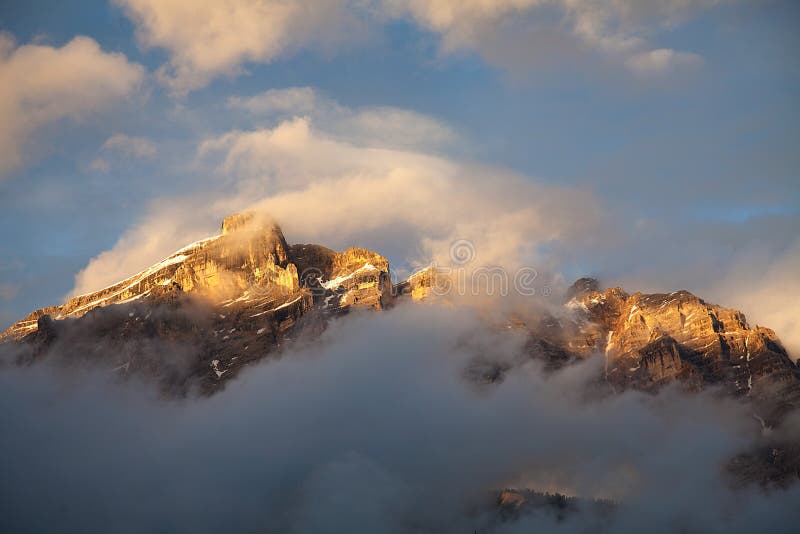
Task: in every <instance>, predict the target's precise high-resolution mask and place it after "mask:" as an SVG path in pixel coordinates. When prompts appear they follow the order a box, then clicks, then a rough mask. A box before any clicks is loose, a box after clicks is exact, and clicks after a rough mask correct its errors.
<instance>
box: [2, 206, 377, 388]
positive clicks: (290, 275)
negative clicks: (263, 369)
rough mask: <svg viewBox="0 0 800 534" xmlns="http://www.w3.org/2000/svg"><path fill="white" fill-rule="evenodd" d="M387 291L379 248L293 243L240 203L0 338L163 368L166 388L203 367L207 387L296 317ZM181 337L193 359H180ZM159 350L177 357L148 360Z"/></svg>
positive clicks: (369, 303)
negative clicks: (209, 229) (216, 231)
mask: <svg viewBox="0 0 800 534" xmlns="http://www.w3.org/2000/svg"><path fill="white" fill-rule="evenodd" d="M389 298H391V284H390V282H389V263H388V261H387V260H386V258H384V257H382V256H380V255H379V254H377V253H374V252H371V251H369V250H365V249H360V248H351V249H348V250H347V251H345V252H341V253H340V252H336V251H333V250H331V249H328V248H326V247H323V246H320V245H293V246H290V245H288V244H287V243H286V240H285V238H284V236H283V232H282V231H281V229H280V228H279V227H278V226H277V225H276V224H275V223H274V222H272V221H270V220H268V219H264V218H260V217H257V216H256V214H254V213H243V214H236V215H232V216H230V217H227V218H226V219H225V220H224V221H223V223H222V233H221V234H220V235H218V236H215V237H211V238H208V239H204V240H201V241H198V242H196V243H193V244H191V245H189V246H187V247H184V248H182V249H180V250H178V251H177V252H175V253H174V254H172V255H170V256H169V257H168V258H166V259H164V260H163V261H161V262H159V263H157V264H156V265H153V266H152V267H150V268H148V269H146V270H144V271H142V272H140V273H138V274H136V275H134V276H132V277H130V278H128V279H126V280H123V281H121V282H118V283H116V284H114V285H112V286H109V287H106V288H104V289H101V290H99V291H96V292H93V293H89V294H86V295H81V296H78V297H74V298H72V299H70V300H68V301H67V302H65V303H64V304H61V305H58V306H50V307H47V308H42V309H40V310H36V311H34V312H32V313H31V314H29V315H28V316H27V317H25V318H24V319H23V320H21V321H19V322H17V323H15V324H14V325H12V326H11V327H10V328H9V329H8V330H6V331H5V332H3V333H2V334H0V341H3V340H5V341H14V340H16V341H22V343H21V344H20V350H19V351H18V356H17V358H18V360H19V361H29V360H32V359H35V358H39V357H43V356H45V355H47V354H48V353H53V352H57V353H58V354H60V355H67V357H68V358H78V357H91V356H92V355H93V354H95V353H96V356H97V357H98V358H99V357H102V358H104V359H105V360H107V361H106V362H105V363H106V364H107V365H109V366H111V367H113V368H114V369H116V370H119V371H120V372H123V373H127V372H131V371H136V370H139V371H145V372H147V373H149V374H155V375H158V376H159V377H160V378H162V379H166V382H167V383H168V387H169V388H170V389H174V388H177V389H181V388H183V387H184V386H185V385H186V384H187V381H188V380H189V379H190V378H192V377H203V378H205V381H206V384H205V385H204V386H203V387H204V389H206V390H213V389H214V387H215V383H217V382H219V381H221V380H224V379H227V378H229V377H231V376H233V375H234V374H235V371H236V370H238V368H240V367H241V366H242V365H245V364H246V363H248V362H250V361H253V360H255V359H259V358H260V357H263V356H264V355H266V354H268V353H271V352H273V350H274V349H275V348H277V347H279V346H280V345H281V343H282V341H283V340H284V339H286V337H287V336H288V335H289V334H290V332H291V331H292V329H293V328H294V327H295V326H296V325H297V324H298V323H299V322H301V321H304V320H305V321H312V319H311V318H307V317H306V316H307V315H310V314H311V312H315V313H316V314H317V315H329V314H340V313H345V312H347V311H349V310H351V309H354V308H359V307H366V308H373V309H382V308H383V307H384V306H385V305H386V304H387V303H388V299H389ZM312 315H313V314H312ZM162 346H163V350H153V349H154V347H162ZM187 347H192V348H193V349H192V350H194V351H196V357H195V356H192V357H189V358H188V360H187V362H188V363H187V362H183V363H180V362H179V360H180V359H181V358H180V356H179V355H180V354H181V353H183V352H185V351H186V348H187ZM159 353H160V354H162V355H172V356H174V360H175V361H168V360H169V357H170V356H165V357H164V358H163V359H161V358H160V357H157V358H156V360H154V359H153V356H154V354H159ZM176 366H177V367H180V370H179V371H180V372H178V370H177V369H175V367H176ZM165 373H166V375H165Z"/></svg>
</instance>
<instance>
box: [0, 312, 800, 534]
mask: <svg viewBox="0 0 800 534" xmlns="http://www.w3.org/2000/svg"><path fill="white" fill-rule="evenodd" d="M523 341H524V339H523V338H521V337H517V336H514V335H513V334H512V335H509V334H507V333H504V332H497V331H496V330H493V329H491V328H487V327H486V325H485V324H484V323H483V322H482V321H481V320H480V319H478V318H477V317H476V316H475V315H474V314H472V313H470V312H468V311H467V310H464V309H458V308H439V307H436V306H424V305H413V306H401V307H398V308H396V309H394V310H391V311H388V312H386V313H380V314H377V313H370V314H363V315H361V314H351V315H350V316H348V317H345V318H343V319H341V320H337V321H334V322H333V324H331V325H330V327H329V328H328V329H327V330H326V331H325V332H324V333H323V335H322V338H321V339H319V341H318V342H312V343H307V344H303V343H299V344H294V345H292V346H290V348H289V349H288V350H287V351H286V352H285V353H283V355H282V357H281V358H276V359H272V360H271V361H265V362H263V363H262V364H260V365H257V366H252V367H250V368H249V369H247V371H246V372H244V373H243V374H242V375H241V376H240V377H239V378H238V379H236V380H235V381H233V382H230V383H229V384H228V387H227V388H226V389H225V390H224V391H222V392H220V393H218V394H215V395H214V396H212V397H210V398H205V397H203V398H188V399H182V400H178V401H164V400H163V399H158V398H157V397H156V395H155V393H154V392H153V391H152V390H151V389H149V388H148V387H144V386H142V385H141V384H139V383H137V382H136V381H135V380H131V381H128V382H126V383H124V384H121V385H120V384H117V385H113V384H111V383H110V382H112V381H113V376H114V375H110V374H109V372H108V371H106V370H105V369H104V368H102V365H101V368H100V370H97V369H95V370H94V371H86V370H85V369H83V368H81V367H80V366H79V365H77V364H75V363H73V364H71V365H70V364H69V362H67V361H64V362H60V363H56V362H51V365H49V366H48V365H39V366H30V367H25V368H3V369H2V370H0V402H1V403H2V405H3V406H13V407H14V409H13V410H12V409H9V410H2V411H0V425H2V428H3V429H4V432H3V433H2V435H1V436H0V455H2V457H3V458H13V459H14V461H12V462H7V465H6V466H5V469H4V476H3V477H2V478H1V479H0V491H2V494H3V495H4V496H5V497H4V499H2V501H0V528H2V530H4V531H15V532H19V531H52V530H54V529H61V530H69V531H80V532H99V531H102V532H108V531H115V532H123V531H124V532H141V531H151V530H154V529H155V530H157V529H158V528H163V527H164V526H165V525H168V526H170V528H175V529H177V530H190V531H192V532H214V531H219V530H221V529H225V530H227V531H231V532H240V531H268V532H310V531H312V532H364V531H366V532H376V531H380V532H443V533H448V532H473V531H476V530H477V531H480V532H510V531H522V532H529V531H530V528H531V526H532V525H533V524H536V523H539V526H540V527H541V529H542V530H545V531H548V532H550V531H556V532H586V531H596V530H598V527H603V528H607V529H608V530H609V531H613V532H641V531H643V530H648V531H653V532H658V533H660V532H671V531H675V530H676V529H677V530H685V531H691V532H724V533H726V534H727V533H729V532H751V531H753V530H756V529H759V528H761V529H764V530H768V531H779V530H781V529H785V528H786V527H787V525H792V524H796V521H797V520H798V509H797V506H796V502H797V498H798V491H797V488H796V487H795V488H793V489H791V490H789V491H774V492H772V493H771V494H770V495H768V496H767V495H765V494H764V493H762V492H761V491H760V490H758V489H757V488H749V489H743V490H732V489H731V488H730V487H729V486H728V485H727V480H726V478H725V477H724V471H723V469H722V466H723V465H724V463H725V462H726V461H727V460H728V459H729V458H730V457H731V455H732V454H735V453H736V452H738V451H739V450H742V449H743V448H747V447H749V446H751V445H752V444H753V443H757V442H758V439H759V437H758V436H759V427H758V423H757V422H756V421H755V420H753V418H752V417H751V416H750V414H749V413H748V411H747V410H746V409H745V407H744V406H743V405H741V404H738V403H737V402H733V401H724V400H722V399H720V398H719V397H718V396H714V395H707V394H701V395H686V394H681V393H680V392H678V391H674V390H667V391H664V392H662V393H661V394H659V395H658V396H654V397H650V396H644V395H641V394H637V393H633V392H628V393H625V394H622V395H618V396H612V397H608V396H603V395H593V396H592V397H591V398H592V400H590V401H587V398H586V394H587V392H589V393H590V394H593V393H595V392H594V390H593V389H592V388H593V387H594V386H593V385H592V383H593V378H594V377H595V376H596V374H597V373H598V372H599V371H600V369H601V368H602V367H601V365H602V362H600V361H595V360H589V361H587V362H585V364H583V365H578V366H574V367H571V368H569V369H567V370H565V371H563V372H561V373H556V374H555V375H550V376H549V377H548V376H546V375H544V374H543V373H542V372H541V370H540V368H539V367H538V366H537V365H536V362H535V361H531V360H530V359H529V357H527V356H525V355H524V354H523V353H521V352H520V347H521V346H522V343H523ZM477 355H481V356H483V357H485V358H489V359H491V360H492V361H507V362H514V364H515V367H514V368H513V369H512V370H511V371H510V372H509V373H507V375H506V377H505V379H504V380H503V381H502V382H501V383H499V384H494V385H491V386H476V385H475V384H470V383H468V382H466V381H465V380H464V378H463V377H464V370H465V368H466V367H468V366H470V365H471V364H472V362H474V359H475V357H476V356H477ZM55 481H58V483H55ZM509 485H511V486H521V487H534V488H536V487H538V488H547V489H551V490H556V489H558V490H561V491H563V492H566V493H569V494H577V495H581V496H587V497H592V496H602V497H606V498H614V499H615V500H616V501H617V502H618V503H619V504H618V506H617V508H616V509H615V510H614V511H613V512H612V513H610V514H608V515H605V516H603V517H597V516H596V515H595V514H593V513H592V512H591V510H587V509H579V510H577V511H575V512H574V513H572V514H568V515H567V518H566V519H565V520H558V519H557V517H556V516H555V515H550V514H547V513H539V514H535V515H534V516H530V517H527V518H524V519H523V522H522V523H520V524H508V523H506V524H503V523H499V522H497V521H493V520H492V517H491V514H488V513H487V508H490V507H491V505H490V504H488V503H489V501H490V493H489V492H490V491H491V490H493V489H496V488H501V487H506V486H509ZM131 499H135V502H136V506H131ZM593 527H594V528H593Z"/></svg>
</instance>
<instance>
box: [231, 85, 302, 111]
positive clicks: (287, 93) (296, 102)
mask: <svg viewBox="0 0 800 534" xmlns="http://www.w3.org/2000/svg"><path fill="white" fill-rule="evenodd" d="M316 100H317V95H316V92H315V91H314V89H313V88H311V87H288V88H286V89H269V90H267V91H265V92H263V93H261V94H259V95H256V96H251V97H249V98H243V97H237V96H233V97H230V98H229V99H228V107H230V108H233V109H243V110H245V111H249V112H250V113H257V114H269V113H293V114H305V113H310V112H312V111H314V105H315V103H316Z"/></svg>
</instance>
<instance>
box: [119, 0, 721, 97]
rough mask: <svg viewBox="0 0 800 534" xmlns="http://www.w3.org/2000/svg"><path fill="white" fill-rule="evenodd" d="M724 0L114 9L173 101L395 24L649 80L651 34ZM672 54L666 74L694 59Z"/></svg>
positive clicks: (174, 1) (515, 57)
mask: <svg viewBox="0 0 800 534" xmlns="http://www.w3.org/2000/svg"><path fill="white" fill-rule="evenodd" d="M727 1H731V0H650V1H641V0H363V1H359V0H317V1H315V2H313V3H306V2H285V1H282V0H219V1H216V2H210V1H208V2H206V1H203V2H195V1H192V0H115V2H116V3H117V4H118V5H120V6H121V7H122V9H123V10H124V11H125V13H126V14H127V15H128V16H129V17H130V18H131V19H132V20H133V21H134V23H135V25H136V28H137V34H138V37H139V41H140V42H141V43H142V45H144V46H145V47H148V48H163V49H165V50H166V51H167V52H168V54H169V61H168V62H167V64H165V65H163V66H162V67H161V68H160V69H159V72H158V74H159V78H160V79H161V80H162V81H163V82H164V83H165V84H166V85H167V86H169V87H170V88H171V90H172V91H173V93H174V94H177V95H180V94H185V93H187V92H188V91H192V90H195V89H199V88H201V87H204V86H205V85H207V84H208V83H209V82H210V81H211V80H212V79H214V78H216V77H219V76H235V75H239V74H241V73H242V72H243V66H244V65H246V64H247V63H269V62H272V61H274V60H276V59H278V58H281V57H285V56H286V55H288V54H291V53H293V52H295V51H297V50H299V49H303V48H309V47H310V48H318V49H322V50H323V51H324V52H326V53H329V52H330V51H331V50H334V49H335V48H336V46H337V45H341V44H342V43H345V42H349V41H353V40H355V39H360V38H361V37H360V36H361V35H363V34H364V33H365V29H364V28H365V27H366V25H367V24H371V25H372V26H373V27H380V26H381V25H382V24H384V23H385V22H387V21H390V20H393V19H399V18H410V19H411V20H412V21H413V22H415V23H416V24H417V25H419V26H420V27H421V28H423V29H426V30H429V31H432V32H435V33H437V34H439V35H441V39H442V42H441V49H442V51H443V52H444V53H453V52H459V51H463V50H467V51H476V52H478V53H479V54H480V55H481V56H482V57H483V58H484V59H486V60H487V61H489V62H491V63H494V64H498V65H500V66H503V67H507V68H513V69H516V68H520V67H522V68H527V67H530V66H531V65H532V64H536V63H537V62H542V61H551V62H558V61H560V60H561V59H562V58H563V57H564V56H565V55H569V54H582V53H586V52H587V51H588V52H591V53H599V54H601V55H604V56H607V57H609V58H611V60H612V61H618V62H620V63H622V64H627V65H629V66H630V67H631V68H633V69H634V70H637V71H641V66H642V65H643V64H644V63H645V62H647V58H648V54H652V53H655V54H654V55H651V56H650V60H649V65H650V67H649V70H650V71H652V70H653V68H654V66H656V65H660V64H663V62H664V52H663V51H662V50H659V49H654V47H653V46H651V45H650V40H651V38H652V36H653V35H654V34H657V33H658V32H660V31H662V30H664V29H669V28H672V27H674V26H675V25H677V24H680V23H681V22H683V21H684V20H686V19H688V18H690V17H692V16H693V15H695V14H696V13H698V12H699V11H701V10H703V9H707V8H710V7H713V6H715V5H716V4H719V3H722V2H727ZM673 54H674V55H673V57H674V59H675V61H672V62H671V65H672V66H679V65H683V64H686V63H687V62H688V60H689V58H690V57H695V56H694V55H693V54H689V53H687V52H677V51H675V52H673ZM634 57H638V59H631V58H634ZM628 60H630V62H629V61H628ZM308 97H309V94H307V93H305V94H303V93H294V94H290V93H286V92H282V93H276V94H272V95H269V94H265V95H262V97H261V98H260V99H249V100H247V101H238V100H233V101H231V104H232V105H234V106H237V107H243V108H246V109H250V110H251V111H255V110H261V111H262V112H263V111H264V110H271V111H280V110H282V109H285V108H286V107H291V108H293V109H298V108H302V107H303V106H305V105H309V100H308ZM294 98H298V99H299V100H294ZM287 99H288V100H287ZM310 105H313V102H310Z"/></svg>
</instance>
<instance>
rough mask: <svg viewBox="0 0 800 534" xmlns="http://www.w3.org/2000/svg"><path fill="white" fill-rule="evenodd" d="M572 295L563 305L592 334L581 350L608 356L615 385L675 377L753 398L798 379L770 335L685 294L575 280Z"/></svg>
mask: <svg viewBox="0 0 800 534" xmlns="http://www.w3.org/2000/svg"><path fill="white" fill-rule="evenodd" d="M570 295H571V298H570V300H569V301H568V302H567V307H568V308H569V309H571V310H572V312H573V314H574V317H575V319H576V321H577V323H578V324H583V325H587V326H588V328H587V331H588V332H590V335H588V336H587V337H586V338H585V346H586V347H587V348H588V349H590V350H594V351H601V352H603V353H604V354H605V358H606V378H607V380H608V381H609V382H610V383H612V384H615V385H618V386H622V387H625V386H629V385H632V386H635V387H638V388H643V389H649V388H651V387H657V386H659V385H662V384H664V383H666V382H670V381H673V380H678V379H679V380H682V381H683V382H684V383H686V384H688V385H690V386H693V387H701V386H702V385H703V384H709V383H710V384H720V385H723V386H726V387H728V388H729V389H731V390H732V391H734V392H736V393H739V394H750V393H751V392H753V390H754V389H757V388H759V386H760V385H761V384H762V382H763V383H764V385H766V383H770V384H772V383H774V382H776V381H778V382H786V381H789V382H792V381H796V380H797V379H798V370H797V367H796V366H795V364H794V363H793V362H792V361H791V360H790V359H789V356H788V354H787V353H786V350H785V349H784V348H783V346H782V345H781V343H780V341H779V340H778V338H777V336H776V335H775V333H774V332H773V331H772V330H770V329H768V328H763V327H760V326H756V327H750V325H749V324H748V322H747V319H746V318H745V316H744V314H742V313H741V312H740V311H738V310H734V309H730V308H723V307H721V306H717V305H715V304H710V303H708V302H706V301H704V300H703V299H701V298H699V297H696V296H695V295H693V294H691V293H689V292H688V291H675V292H673V293H668V294H662V293H656V294H643V293H634V294H633V295H629V294H627V293H626V292H625V291H623V290H622V289H620V288H611V289H607V290H605V291H600V290H599V288H597V287H596V286H592V285H591V284H587V283H586V282H585V281H579V282H578V283H577V284H576V285H574V286H573V288H572V289H571V292H570Z"/></svg>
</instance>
